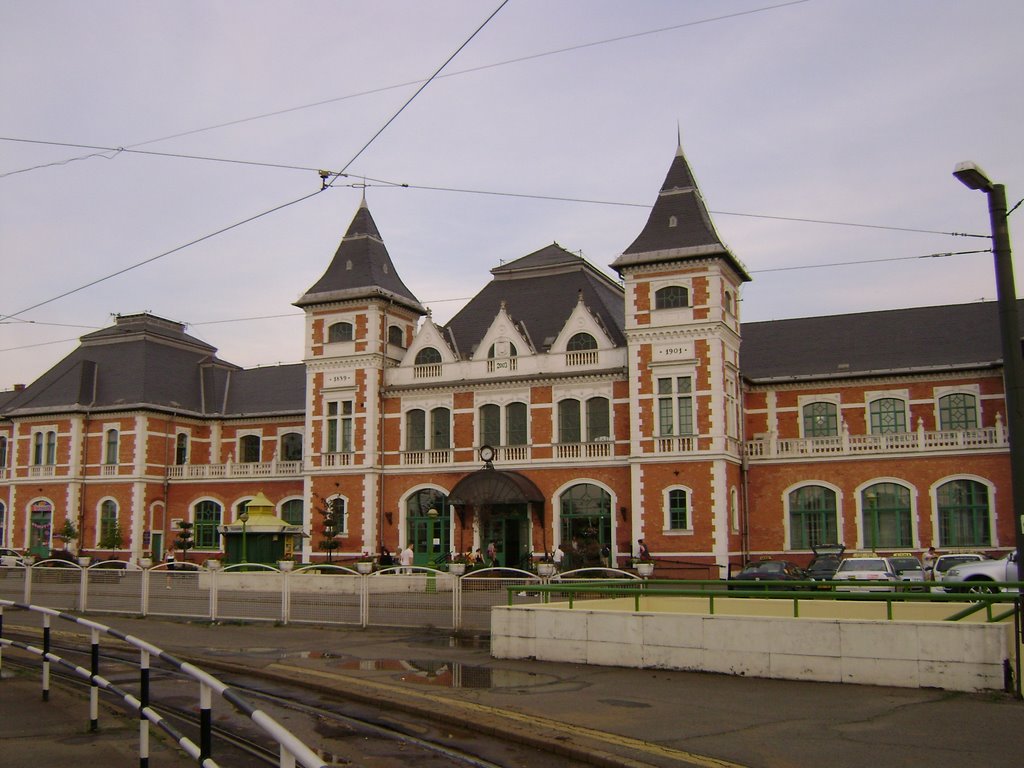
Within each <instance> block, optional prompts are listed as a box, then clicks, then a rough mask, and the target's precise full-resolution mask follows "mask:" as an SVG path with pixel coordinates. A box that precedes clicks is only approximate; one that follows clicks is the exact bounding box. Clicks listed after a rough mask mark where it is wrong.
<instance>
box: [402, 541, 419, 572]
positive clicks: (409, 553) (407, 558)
mask: <svg viewBox="0 0 1024 768" xmlns="http://www.w3.org/2000/svg"><path fill="white" fill-rule="evenodd" d="M415 559H416V553H415V552H414V551H413V549H412V544H406V545H405V549H403V550H402V554H401V555H400V556H399V562H400V563H401V565H402V573H412V564H413V561H414V560H415Z"/></svg>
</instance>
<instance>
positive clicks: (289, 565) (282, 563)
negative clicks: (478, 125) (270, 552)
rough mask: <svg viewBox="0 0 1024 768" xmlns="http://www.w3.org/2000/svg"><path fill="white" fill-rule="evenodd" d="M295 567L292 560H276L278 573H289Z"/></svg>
mask: <svg viewBox="0 0 1024 768" xmlns="http://www.w3.org/2000/svg"><path fill="white" fill-rule="evenodd" d="M294 567H295V561H294V560H278V561H277V568H278V570H280V571H290V570H292V569H293V568H294Z"/></svg>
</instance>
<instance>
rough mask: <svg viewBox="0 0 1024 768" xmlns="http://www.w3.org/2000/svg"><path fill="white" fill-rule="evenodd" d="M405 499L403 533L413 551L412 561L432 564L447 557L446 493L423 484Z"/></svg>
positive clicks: (448, 519)
mask: <svg viewBox="0 0 1024 768" xmlns="http://www.w3.org/2000/svg"><path fill="white" fill-rule="evenodd" d="M405 503H406V507H405V509H406V528H405V535H406V541H407V542H408V543H409V544H411V545H412V549H413V552H414V553H415V558H414V559H413V564H414V565H426V566H429V567H431V568H434V567H436V566H438V565H440V564H441V563H444V562H445V561H447V559H448V553H449V552H451V548H452V534H451V527H452V518H451V508H450V507H449V506H448V497H447V496H445V495H444V494H443V493H441V492H440V491H437V490H435V489H433V488H424V489H423V490H420V491H416V492H415V493H414V494H412V495H411V496H410V497H409V498H408V499H406V502H405ZM431 513H433V514H431Z"/></svg>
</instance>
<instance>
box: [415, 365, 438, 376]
mask: <svg viewBox="0 0 1024 768" xmlns="http://www.w3.org/2000/svg"><path fill="white" fill-rule="evenodd" d="M441 365H442V364H441V363H428V364H426V365H415V366H413V369H412V376H413V378H414V379H436V378H438V377H439V376H440V375H441Z"/></svg>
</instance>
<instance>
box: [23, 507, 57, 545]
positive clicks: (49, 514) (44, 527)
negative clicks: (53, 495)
mask: <svg viewBox="0 0 1024 768" xmlns="http://www.w3.org/2000/svg"><path fill="white" fill-rule="evenodd" d="M30 523H31V526H30V531H31V532H30V534H29V540H28V550H29V552H30V553H31V554H33V555H35V556H36V557H49V555H50V531H51V529H52V527H53V507H52V506H50V502H48V501H37V502H36V503H35V504H33V505H32V513H31V519H30Z"/></svg>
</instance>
